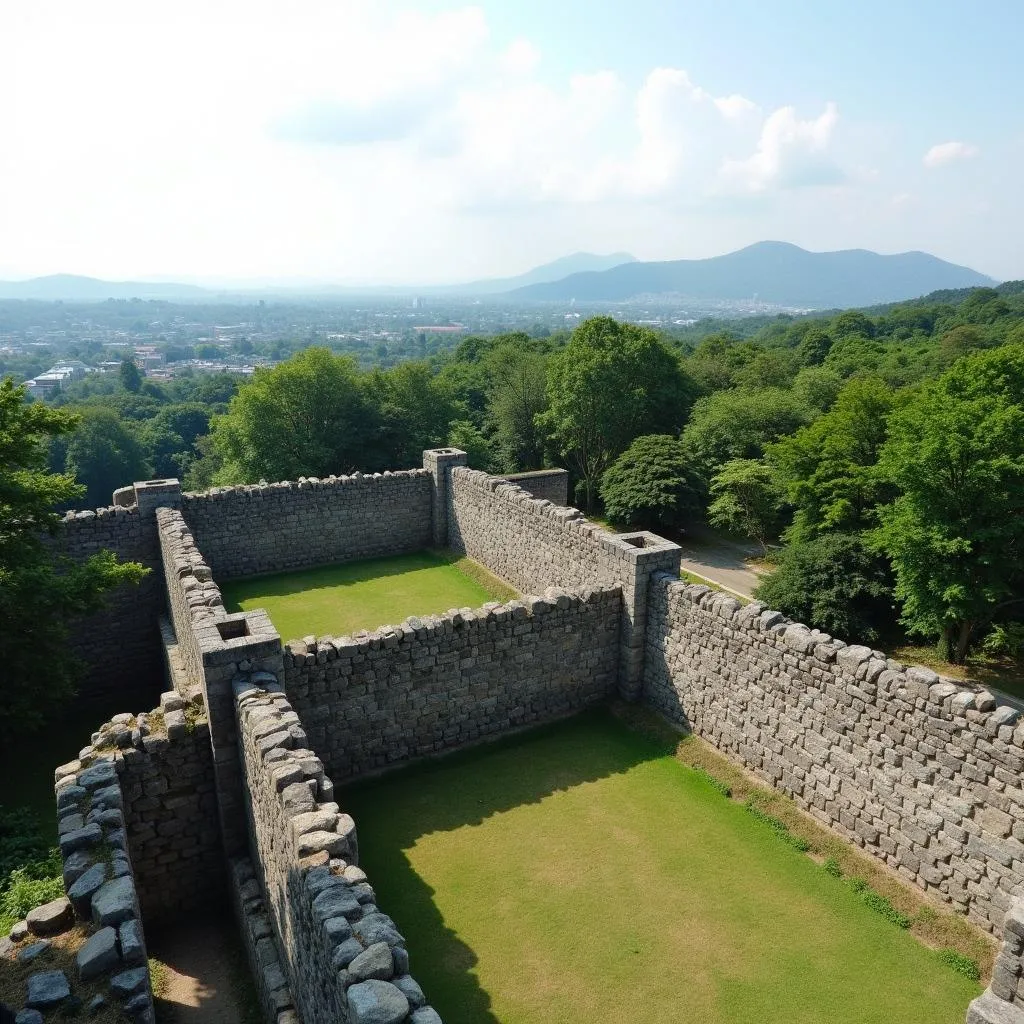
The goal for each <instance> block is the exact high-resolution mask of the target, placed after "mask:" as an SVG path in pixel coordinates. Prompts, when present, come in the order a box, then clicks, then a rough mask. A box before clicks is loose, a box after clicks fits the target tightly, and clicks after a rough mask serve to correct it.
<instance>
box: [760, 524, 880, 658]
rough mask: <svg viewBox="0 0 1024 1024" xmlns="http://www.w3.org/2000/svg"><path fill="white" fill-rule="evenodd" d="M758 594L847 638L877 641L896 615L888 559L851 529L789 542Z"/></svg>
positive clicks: (795, 616)
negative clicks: (792, 542) (873, 550)
mask: <svg viewBox="0 0 1024 1024" xmlns="http://www.w3.org/2000/svg"><path fill="white" fill-rule="evenodd" d="M754 597H756V598H757V600H758V601H763V602H764V603H765V604H767V605H768V606H769V607H771V608H774V609H777V610H778V611H780V612H782V613H783V614H784V615H788V616H789V617H790V618H791V619H795V620H796V621H798V622H805V623H807V624H808V625H810V626H816V627H817V628H818V629H822V630H824V631H825V632H826V633H831V634H832V635H833V636H838V637H841V638H842V639H845V640H848V641H860V642H863V641H867V642H868V643H874V642H875V641H876V640H877V639H878V637H879V634H880V633H881V632H882V631H883V630H885V629H886V627H888V626H890V625H891V624H892V622H893V619H894V612H893V596H892V580H891V575H890V573H889V571H888V568H887V566H886V563H885V560H884V559H882V558H880V557H879V556H878V554H877V553H875V552H872V551H869V550H868V548H867V546H866V545H865V543H864V541H863V539H862V538H860V537H857V536H854V535H852V534H847V533H830V534H826V535H825V536H822V537H816V538H814V539H813V540H809V541H806V542H804V543H800V544H790V545H789V546H788V547H786V548H785V549H784V550H783V552H782V554H781V555H780V556H779V562H778V566H777V567H776V569H775V570H774V572H772V574H771V575H770V576H768V577H767V578H766V579H764V580H763V581H762V582H761V583H760V584H759V585H758V587H757V589H756V590H755V591H754Z"/></svg>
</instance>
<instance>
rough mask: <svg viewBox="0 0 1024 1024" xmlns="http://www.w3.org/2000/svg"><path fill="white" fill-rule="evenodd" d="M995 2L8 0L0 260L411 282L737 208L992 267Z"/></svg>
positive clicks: (821, 233) (686, 249)
mask: <svg viewBox="0 0 1024 1024" xmlns="http://www.w3.org/2000/svg"><path fill="white" fill-rule="evenodd" d="M909 8H915V9H909ZM923 11H924V12H925V13H926V16H925V17H922V16H921V15H922V12H923ZM992 25H999V26H1000V29H999V31H998V32H993V31H992V30H991V26H992ZM1015 27H1016V28H1024V9H1022V8H1020V7H1019V5H1017V4H1015V3H1012V2H1010V0H997V2H995V3H994V4H992V5H990V7H989V8H987V10H986V17H984V18H982V17H978V16H976V13H975V10H974V8H972V7H971V6H969V5H967V4H966V3H960V2H949V0H947V2H945V3H937V4H934V5H929V6H928V7H927V8H926V9H925V8H919V7H917V5H908V9H901V7H900V6H899V5H892V4H883V3H881V2H879V0H868V2H865V3H864V4H861V5H858V6H857V7H856V8H855V9H853V8H851V9H846V8H842V9H833V8H831V7H830V8H828V9H824V8H820V7H819V5H812V4H807V3H804V2H801V0H780V2H779V3H776V4H772V5H770V8H769V6H768V5H758V4H755V3H741V4H740V5H739V6H738V8H734V9H733V10H731V11H726V10H724V9H723V7H722V5H720V4H717V3H714V2H712V0H699V2H690V3H685V4H679V5H671V6H670V7H668V8H666V7H665V5H663V4H661V3H659V2H656V0H636V2H634V3H633V4H631V5H629V7H628V8H625V7H622V6H621V5H615V4H610V3H602V2H598V3H593V2H589V3H584V2H583V0H562V2H560V3H559V4H558V5H557V7H556V8H554V9H553V8H552V7H551V5H550V4H545V3H542V2H541V0H518V2H516V3H511V2H509V0H504V2H497V0H483V2H481V3H479V4H477V5H474V6H460V5H458V4H453V3H446V2H442V0H429V2H420V3H416V4H410V3H400V2H393V0H384V2H375V3H370V2H367V0H306V2H304V3H301V4H300V5H289V7H288V9H285V8H283V7H281V6H280V5H277V4H274V3H271V2H268V0H264V2H263V3H255V4H254V3H245V4H243V3H241V0H220V2H216V3H200V2H199V0H183V2H182V3H180V4H177V5H174V7H173V8H172V9H150V8H148V7H145V6H142V5H137V4H131V3H128V2H127V0H98V2H97V3H96V4H93V5H89V6H88V7H83V6H81V5H79V4H74V3H72V2H71V0H40V2H37V3H32V4H29V3H27V2H25V0H16V2H15V3H14V4H12V5H10V7H9V9H7V10H6V11H5V13H4V14H3V15H0V29H2V30H3V38H4V41H5V42H6V43H7V47H6V48H5V49H7V50H8V53H7V54H6V57H5V60H4V61H0V89H2V92H3V95H5V96H8V97H11V98H13V102H11V103H10V104H7V105H5V106H4V107H3V108H2V109H0V126H2V128H3V132H4V134H3V138H4V145H3V148H2V150H0V183H2V184H3V186H4V187H3V189H0V279H5V280H24V279H27V278H32V277H38V276H43V275H49V274H56V273H67V274H76V275H83V276H90V277H97V278H102V279H105V280H109V281H124V280H136V281H173V282H181V283H195V284H200V285H203V284H206V285H208V286H213V287H230V286H231V282H246V283H250V284H251V283H252V282H261V284H259V285H258V286H260V287H288V286H291V285H294V284H295V283H296V282H299V285H298V286H300V287H316V286H318V285H319V286H324V285H338V286H348V287H361V286H365V287H369V286H397V287H402V286H408V285H423V286H431V285H446V284H454V283H462V282H468V281H473V280H477V279H482V278H494V277H506V276H512V275H517V274H520V273H523V272H524V271H526V270H528V269H530V268H533V267H536V266H539V265H541V264H545V263H548V262H550V261H552V260H554V259H557V258H560V257H563V256H566V255H568V254H570V253H575V252H581V251H582V252H592V253H611V252H618V251H626V252H630V253H632V254H633V255H634V256H636V257H637V258H638V259H640V260H645V261H646V260H669V259H699V258H705V257H708V256H715V255H721V254H723V253H727V252H731V251H734V250H736V249H740V248H743V247H745V246H747V245H750V244H752V243H755V242H758V241H762V240H765V239H779V240H783V241H788V242H792V243H793V244H796V245H799V246H801V247H803V248H805V249H809V250H811V251H817V252H821V251H833V250H838V249H852V248H861V249H868V250H871V251H874V252H880V253H885V254H888V253H898V252H905V251H915V250H916V251H923V252H927V253H930V254H932V255H935V256H938V257H940V258H941V259H944V260H948V261H950V262H952V263H956V264H960V265H964V266H968V267H971V268H973V269H975V270H977V271H979V272H981V273H984V274H988V275H990V276H992V277H994V278H996V279H999V280H1006V279H1011V278H1022V277H1024V249H1022V247H1021V246H1020V244H1019V238H1020V237H1021V235H1022V233H1024V196H1022V195H1021V191H1020V189H1019V188H1018V187H1017V182H1016V178H1017V176H1018V170H1017V169H1018V168H1019V167H1020V166H1021V163H1022V161H1024V126H1022V124H1021V119H1020V115H1019V112H1018V111H1017V109H1016V107H1015V102H1014V98H1015V97H1016V96H1019V95H1021V94H1022V93H1024V67H1022V65H1021V63H1020V62H1019V60H1018V59H1017V57H1016V54H1015V52H1014V47H1015V40H1016V38H1017V35H1018V33H1017V32H1015V31H1013V29H1014V28H1015ZM935 54H942V55H943V57H944V59H943V60H936V59H935ZM950 68H955V69H956V72H957V73H956V74H951V73H950Z"/></svg>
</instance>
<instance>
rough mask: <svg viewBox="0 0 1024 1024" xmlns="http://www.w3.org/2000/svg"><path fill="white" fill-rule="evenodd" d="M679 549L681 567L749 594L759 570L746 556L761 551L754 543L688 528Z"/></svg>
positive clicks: (744, 594)
mask: <svg viewBox="0 0 1024 1024" xmlns="http://www.w3.org/2000/svg"><path fill="white" fill-rule="evenodd" d="M679 546H680V547H681V548H682V549H683V558H682V566H681V567H682V569H683V571H684V572H689V573H692V574H693V575H694V576H700V577H701V578H703V579H706V580H708V581H709V582H711V583H715V584H717V585H718V586H720V587H722V588H723V589H725V590H729V591H731V592H732V593H734V594H738V595H739V596H740V597H745V598H748V599H749V598H752V597H753V590H754V587H756V586H757V584H758V582H759V581H760V578H761V577H760V574H759V573H758V572H757V570H756V569H753V568H752V567H751V566H750V565H748V564H747V559H749V558H752V557H756V556H758V555H759V554H761V549H760V548H759V547H757V546H756V545H749V544H742V543H739V542H737V541H732V540H726V539H725V538H723V537H719V536H717V535H716V534H714V533H712V532H711V531H710V530H705V529H702V528H697V529H694V530H691V531H689V532H688V533H687V535H686V536H685V537H684V538H683V539H682V540H681V541H680V542H679Z"/></svg>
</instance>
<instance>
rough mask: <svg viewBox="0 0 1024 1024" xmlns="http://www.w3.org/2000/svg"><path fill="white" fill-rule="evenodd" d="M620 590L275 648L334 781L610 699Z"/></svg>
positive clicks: (493, 606) (494, 607)
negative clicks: (281, 649) (282, 649)
mask: <svg viewBox="0 0 1024 1024" xmlns="http://www.w3.org/2000/svg"><path fill="white" fill-rule="evenodd" d="M620 609H621V595H620V592H619V590H618V588H608V589H605V590H590V589H581V590H578V591H575V592H573V593H569V592H566V591H561V590H556V589H554V588H551V589H549V590H547V591H546V592H545V595H544V596H543V597H524V598H523V599H522V600H517V601H510V602H508V603H507V604H498V603H497V602H492V603H490V604H486V605H484V606H483V607H482V608H477V609H470V608H463V609H461V610H458V611H456V610H453V611H450V612H448V613H447V614H445V615H434V616H424V617H423V618H415V617H413V618H409V619H406V620H405V622H404V623H402V624H401V625H399V626H383V627H381V628H380V629H378V630H376V631H374V632H373V633H362V634H359V635H357V636H354V637H339V638H337V639H332V638H330V637H322V638H320V639H319V640H316V641H314V642H312V643H306V642H293V643H292V644H289V645H287V646H286V648H285V658H284V666H285V668H284V679H285V687H286V690H287V693H288V698H289V700H290V701H291V704H292V706H293V707H294V708H295V710H296V711H297V712H298V713H299V717H300V718H301V719H302V722H303V725H304V727H305V728H306V730H307V731H308V733H309V736H310V739H311V741H312V743H313V746H314V748H315V749H316V750H317V751H318V752H319V753H320V755H321V756H322V757H323V758H324V760H325V761H326V762H327V765H328V767H329V770H330V772H331V775H332V777H333V778H335V779H337V780H339V781H341V780H347V779H350V778H352V777H354V776H358V775H363V774H366V773H368V772H374V771H379V770H381V769H383V768H387V767H389V766H391V765H394V764H397V763H400V762H402V761H407V760H410V759H412V758H417V757H424V756H427V755H430V754H436V753H438V752H440V751H443V750H448V749H451V748H454V747H459V746H463V745H465V744H467V743H472V742H474V741H476V740H478V739H481V738H483V737H485V736H490V735H494V734H496V733H501V732H504V731H506V730H509V729H514V728H518V727H522V726H524V725H528V724H531V723H534V722H542V721H545V720H547V719H551V718H555V717H557V716H559V715H565V714H568V713H570V712H573V711H577V710H579V709H581V708H584V707H587V706H588V705H590V704H592V703H594V702H596V701H600V700H603V699H605V698H607V697H608V696H610V695H611V694H612V693H613V692H614V689H615V685H616V674H617V668H618V642H619V617H620Z"/></svg>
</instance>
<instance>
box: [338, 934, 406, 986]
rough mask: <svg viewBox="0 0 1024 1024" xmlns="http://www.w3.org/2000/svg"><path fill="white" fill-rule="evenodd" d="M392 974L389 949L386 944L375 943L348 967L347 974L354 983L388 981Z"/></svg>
mask: <svg viewBox="0 0 1024 1024" xmlns="http://www.w3.org/2000/svg"><path fill="white" fill-rule="evenodd" d="M394 972H395V964H394V961H393V960H392V959H391V947H390V946H389V945H388V944H387V943H386V942H375V943H374V944H373V945H372V946H367V948H366V949H364V950H363V951H362V953H360V954H359V956H357V957H355V958H354V959H353V960H352V962H351V963H350V964H349V965H348V973H349V974H350V975H351V976H352V977H353V978H354V979H355V980H356V981H368V980H369V979H370V978H377V979H378V980H380V981H389V980H390V979H391V977H392V975H393V974H394Z"/></svg>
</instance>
